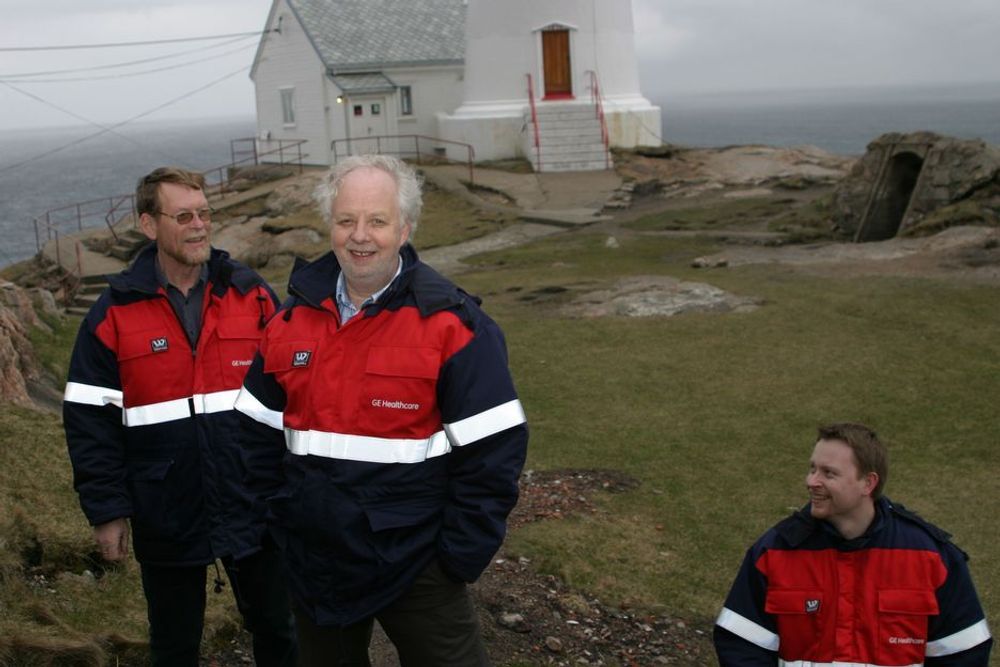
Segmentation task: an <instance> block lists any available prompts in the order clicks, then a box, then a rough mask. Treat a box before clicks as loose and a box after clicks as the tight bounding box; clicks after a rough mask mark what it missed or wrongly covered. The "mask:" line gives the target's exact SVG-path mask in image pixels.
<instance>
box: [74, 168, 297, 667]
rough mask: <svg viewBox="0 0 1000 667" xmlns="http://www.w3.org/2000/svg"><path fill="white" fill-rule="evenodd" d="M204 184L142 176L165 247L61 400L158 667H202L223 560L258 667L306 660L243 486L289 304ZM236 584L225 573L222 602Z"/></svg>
mask: <svg viewBox="0 0 1000 667" xmlns="http://www.w3.org/2000/svg"><path fill="white" fill-rule="evenodd" d="M204 188H205V180H204V177H203V176H202V175H201V174H197V173H192V172H189V171H186V170H183V169H178V168H173V167H166V168H160V169H156V170H155V171H153V172H152V173H150V174H148V175H147V176H144V177H143V178H142V179H140V181H139V184H138V187H137V189H136V196H135V207H136V214H137V215H138V223H139V227H140V229H142V231H143V233H144V234H145V235H146V236H147V237H149V239H150V240H151V241H152V243H150V244H149V245H148V246H147V247H145V248H144V249H143V250H142V251H141V252H140V254H139V255H138V257H137V258H136V259H135V261H134V262H133V263H132V265H131V266H130V267H128V268H127V269H125V270H124V271H122V272H121V273H119V274H117V275H114V276H110V277H109V279H108V280H109V283H110V288H109V289H107V290H105V291H104V293H103V294H102V295H101V297H100V299H99V300H98V302H97V303H96V304H95V305H94V306H93V307H92V308H91V310H90V312H89V313H88V314H87V317H86V318H85V319H84V321H83V323H82V325H81V327H80V332H79V334H78V335H77V340H76V346H75V348H74V350H73V357H72V360H71V362H70V370H69V379H68V382H67V384H66V394H65V400H64V404H63V417H64V422H65V428H66V441H67V444H68V446H69V454H70V458H71V460H72V463H73V473H74V486H75V488H76V490H77V492H78V494H79V496H80V505H81V507H82V508H83V511H84V514H85V515H86V517H87V519H88V520H89V521H90V523H91V524H92V525H93V526H94V537H95V539H96V541H97V544H98V547H99V548H100V551H101V555H102V556H103V557H104V558H105V559H107V560H109V561H120V560H123V559H125V558H126V557H127V556H128V545H129V532H130V528H131V532H132V533H133V535H134V538H133V541H134V545H135V554H136V559H137V560H138V561H139V564H140V568H141V573H142V585H143V591H144V592H145V595H146V603H147V611H148V616H149V626H150V653H151V662H152V664H153V665H155V666H156V667H160V666H171V667H173V666H177V667H181V666H184V667H196V666H197V665H198V659H199V658H198V654H199V644H200V641H201V634H202V628H203V625H204V609H205V579H206V571H207V566H208V565H209V564H210V563H214V562H215V561H216V559H219V560H221V561H222V564H223V566H224V567H225V569H226V573H227V575H228V577H229V582H230V585H231V586H232V589H233V594H234V596H235V598H236V602H237V606H238V607H239V610H240V612H241V613H242V614H243V620H244V623H245V625H246V628H247V629H248V630H249V631H250V632H251V633H252V634H253V646H254V655H255V658H256V663H257V665H258V666H269V665H273V666H281V667H284V666H291V665H294V664H295V662H296V652H297V651H296V646H295V631H294V622H293V621H292V616H291V613H290V608H289V602H288V594H287V591H286V589H285V587H284V585H283V583H282V582H283V578H282V576H281V574H280V561H279V557H278V554H277V551H276V549H275V548H274V545H273V544H272V543H271V542H270V540H269V538H267V539H266V538H265V537H264V530H263V529H264V523H263V517H262V515H261V513H260V509H259V508H258V507H257V506H255V504H254V503H253V501H252V498H251V496H250V495H249V494H248V492H247V490H246V489H245V488H244V486H243V478H244V474H245V470H244V468H243V462H242V458H241V455H240V450H239V447H238V443H237V441H236V433H237V421H236V419H237V417H236V413H235V412H234V410H233V403H234V401H235V399H236V396H237V394H238V393H239V388H240V385H241V384H242V381H243V376H244V374H245V373H246V370H247V368H248V367H249V366H250V363H251V361H252V360H253V357H254V354H255V353H256V350H257V346H258V343H259V340H260V337H261V334H262V332H263V330H264V325H265V324H266V323H267V320H268V319H269V318H270V316H271V315H272V314H273V313H274V310H275V306H276V302H277V300H276V298H275V295H274V293H273V291H272V290H271V288H270V287H269V286H268V285H267V284H266V283H265V282H264V281H263V279H262V278H261V277H260V276H258V275H257V274H256V273H254V272H253V271H251V270H250V269H248V268H247V267H246V266H244V265H243V264H240V263H238V262H236V261H234V260H232V259H230V258H229V255H228V254H227V253H225V252H223V251H221V250H217V249H214V248H212V246H211V222H212V209H211V208H210V207H209V205H208V200H207V199H206V196H205V190H204ZM223 585H224V584H223V582H222V580H221V578H220V576H219V573H218V570H216V580H215V590H216V591H217V592H218V591H220V590H221V588H222V586H223Z"/></svg>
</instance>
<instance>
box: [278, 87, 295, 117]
mask: <svg viewBox="0 0 1000 667" xmlns="http://www.w3.org/2000/svg"><path fill="white" fill-rule="evenodd" d="M281 120H282V122H283V123H284V124H285V125H295V89H294V88H282V89H281Z"/></svg>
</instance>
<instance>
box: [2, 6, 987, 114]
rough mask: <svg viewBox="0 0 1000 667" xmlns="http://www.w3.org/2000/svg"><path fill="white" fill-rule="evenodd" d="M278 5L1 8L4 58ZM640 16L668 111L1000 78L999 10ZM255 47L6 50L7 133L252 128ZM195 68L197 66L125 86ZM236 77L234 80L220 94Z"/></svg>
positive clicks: (197, 31)
mask: <svg viewBox="0 0 1000 667" xmlns="http://www.w3.org/2000/svg"><path fill="white" fill-rule="evenodd" d="M401 1H404V0H401ZM270 4H271V3H270V0H143V1H142V2H139V1H138V0H89V1H88V2H80V1H79V0H33V1H32V2H26V1H25V0H0V16H2V17H3V19H2V21H0V47H24V46H48V45H65V44H95V43H108V42H123V41H140V40H149V39H171V38H179V37H191V36H202V35H217V34H231V33H242V32H251V31H259V30H261V29H262V28H263V26H264V21H265V18H266V16H267V11H268V8H269V7H270ZM633 7H634V14H635V24H636V50H637V53H638V58H639V71H640V78H641V80H642V86H643V93H644V94H645V95H646V96H647V97H650V98H653V99H654V100H656V101H658V102H661V103H662V102H663V101H664V100H669V98H670V96H671V95H686V94H692V93H716V92H734V91H753V90H776V89H778V90H780V89H803V88H805V89H825V88H831V87H842V86H876V87H882V86H891V85H916V84H937V83H979V82H996V81H998V80H1000V73H998V72H997V70H996V64H997V62H1000V40H997V39H996V30H997V28H998V27H1000V2H997V1H996V0H958V1H957V2H956V1H953V0H832V1H831V0H633ZM255 44H256V40H255V39H254V38H248V39H243V40H239V41H234V42H232V43H230V44H228V45H220V44H219V42H189V43H181V44H169V45H163V46H158V47H127V48H114V49H94V50H73V51H47V52H37V51H34V52H20V53H13V52H3V51H0V129H10V128H16V127H39V126H47V125H78V124H81V123H82V122H83V121H81V120H80V119H79V118H74V117H73V116H71V115H69V114H67V113H65V112H63V111H58V110H56V109H54V108H52V106H50V105H55V106H58V107H61V108H62V109H64V110H67V111H71V112H73V113H75V114H77V115H79V116H82V117H84V118H87V119H90V120H94V121H97V122H100V123H102V124H105V125H111V124H115V123H119V122H121V121H124V120H127V119H129V118H132V117H134V116H137V115H140V114H145V113H147V112H150V111H152V110H153V109H156V108H157V107H160V106H162V105H165V104H167V103H168V102H171V101H172V100H175V99H177V98H181V97H183V98H184V99H183V101H181V102H178V103H173V104H169V105H168V106H165V107H164V108H162V109H160V110H157V111H153V112H152V113H149V115H147V116H145V120H151V121H156V120H165V119H174V118H201V117H218V116H252V114H253V111H254V106H253V88H252V85H251V83H250V80H249V78H248V75H247V72H246V71H240V70H241V69H242V68H244V67H247V66H249V64H250V62H251V60H252V58H253V48H254V46H255ZM165 56H168V57H166V58H164V59H163V60H160V61H156V62H147V63H143V64H137V65H135V66H133V67H131V68H120V69H98V70H91V71H87V72H76V73H70V72H67V73H65V74H61V75H58V78H78V77H97V76H109V75H117V78H111V79H102V80H91V81H76V82H71V81H64V82H58V83H28V82H26V81H24V80H23V79H22V80H18V79H16V78H8V77H10V75H13V74H21V73H30V72H48V71H52V70H67V69H77V68H85V67H87V68H92V67H100V66H103V65H109V64H114V63H120V62H124V61H132V60H143V59H148V58H156V57H165ZM193 61H199V64H198V65H190V66H185V67H177V68H175V69H171V70H167V71H160V72H156V73H151V74H147V75H143V76H128V77H123V76H121V73H123V72H126V71H140V70H142V71H146V70H151V69H160V68H165V67H174V66H176V65H179V64H183V63H191V62H193ZM227 75H231V76H229V78H226V79H225V80H223V81H221V82H220V83H213V82H215V81H217V80H219V79H223V78H224V77H226V76H227ZM27 78H28V79H30V78H32V77H27ZM46 78H56V75H52V76H49V77H46ZM2 81H6V82H7V83H8V84H11V85H15V86H17V88H19V89H20V90H21V91H23V92H20V93H19V92H16V91H14V90H12V89H11V88H10V87H8V86H7V85H4V84H3V83H2ZM209 84H212V85H209ZM205 86H208V87H207V88H205V89H204V90H201V91H198V92H194V91H197V89H199V88H203V87H205ZM24 93H30V94H32V95H35V96H37V97H38V98H41V99H42V100H45V101H46V102H48V103H49V105H47V104H45V103H43V102H42V101H39V100H38V99H33V98H30V97H28V96H26V95H25V94H24Z"/></svg>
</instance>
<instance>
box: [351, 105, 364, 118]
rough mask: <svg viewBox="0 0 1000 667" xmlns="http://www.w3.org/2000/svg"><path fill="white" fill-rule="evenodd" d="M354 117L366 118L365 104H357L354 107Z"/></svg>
mask: <svg viewBox="0 0 1000 667" xmlns="http://www.w3.org/2000/svg"><path fill="white" fill-rule="evenodd" d="M354 115H355V116H364V115H365V106H364V105H363V104H355V105H354Z"/></svg>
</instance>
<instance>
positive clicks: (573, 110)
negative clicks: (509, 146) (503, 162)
mask: <svg viewBox="0 0 1000 667" xmlns="http://www.w3.org/2000/svg"><path fill="white" fill-rule="evenodd" d="M535 115H536V116H537V117H538V136H539V143H540V146H541V151H540V152H541V164H539V161H538V151H536V150H535V143H534V142H535V128H534V124H533V123H532V122H531V108H530V107H528V108H527V109H526V110H525V122H524V128H525V129H524V132H523V134H522V142H523V149H524V154H525V156H526V157H527V158H528V160H530V161H531V166H532V167H533V168H534V170H535V171H542V172H548V171H600V170H603V169H610V168H611V166H612V162H611V157H610V155H608V154H607V152H606V151H605V148H604V142H603V141H602V140H601V121H600V120H599V119H598V118H597V114H596V112H595V110H594V105H593V104H588V103H585V102H545V103H542V104H538V105H537V106H536V108H535Z"/></svg>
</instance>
